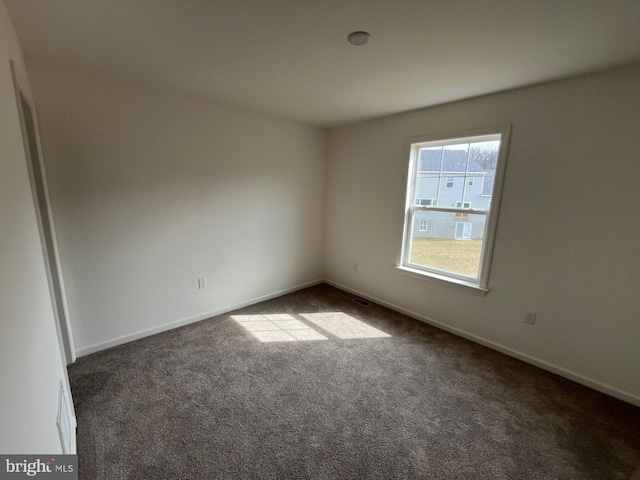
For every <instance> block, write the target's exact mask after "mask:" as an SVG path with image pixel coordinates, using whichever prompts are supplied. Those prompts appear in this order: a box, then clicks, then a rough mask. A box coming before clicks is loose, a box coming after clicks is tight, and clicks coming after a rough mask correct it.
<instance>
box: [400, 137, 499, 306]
mask: <svg viewBox="0 0 640 480" xmlns="http://www.w3.org/2000/svg"><path fill="white" fill-rule="evenodd" d="M508 134H509V127H502V128H494V129H487V130H483V131H479V130H478V131H474V132H472V133H471V134H466V135H465V134H461V135H451V136H443V137H441V138H421V139H416V140H415V141H414V142H413V143H411V150H410V158H409V175H408V182H407V203H406V208H405V221H404V231H403V241H402V247H401V251H400V253H399V255H398V262H397V267H398V268H399V269H400V270H402V271H404V272H405V273H409V274H411V275H417V276H421V277H428V278H431V279H435V280H436V281H444V282H447V283H448V284H450V285H455V286H458V287H460V288H463V289H469V290H471V291H473V292H474V293H480V294H484V292H486V291H487V290H486V287H487V281H488V275H489V265H490V262H491V250H492V246H493V237H494V234H495V228H496V218H497V206H498V204H499V202H498V197H499V194H500V188H501V184H500V182H501V178H502V172H503V171H504V163H505V156H506V153H505V152H506V149H507V139H508ZM456 178H462V180H461V182H462V183H461V184H458V185H459V187H458V188H453V187H454V184H455V179H456ZM476 179H479V180H480V182H481V186H482V188H474V189H470V188H467V187H469V186H473V184H474V183H475V180H476ZM460 185H461V186H460ZM426 199H433V201H431V202H423V201H424V200H426ZM472 206H473V207H472ZM427 230H428V231H429V233H428V235H427V234H426V232H427Z"/></svg>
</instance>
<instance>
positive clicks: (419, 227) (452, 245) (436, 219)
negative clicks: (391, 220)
mask: <svg viewBox="0 0 640 480" xmlns="http://www.w3.org/2000/svg"><path fill="white" fill-rule="evenodd" d="M486 218H487V217H486V216H485V215H472V214H466V213H464V212H460V213H445V212H415V215H414V222H413V230H412V237H411V252H410V257H409V263H412V264H417V265H421V266H424V267H429V268H435V269H438V270H444V271H447V272H452V273H455V274H458V275H465V276H469V277H473V278H477V277H478V270H479V267H480V257H481V254H482V246H483V240H484V232H485V225H486Z"/></svg>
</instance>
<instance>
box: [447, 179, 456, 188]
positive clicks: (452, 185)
mask: <svg viewBox="0 0 640 480" xmlns="http://www.w3.org/2000/svg"><path fill="white" fill-rule="evenodd" d="M445 183H446V184H445V187H447V188H455V186H456V179H455V177H447V180H446V182H445ZM449 184H451V185H449Z"/></svg>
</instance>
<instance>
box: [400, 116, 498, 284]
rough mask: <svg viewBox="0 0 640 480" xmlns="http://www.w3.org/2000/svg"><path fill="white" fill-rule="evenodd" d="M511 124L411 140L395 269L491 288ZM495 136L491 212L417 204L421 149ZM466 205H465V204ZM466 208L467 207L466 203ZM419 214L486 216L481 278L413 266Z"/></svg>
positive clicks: (444, 280) (422, 276)
mask: <svg viewBox="0 0 640 480" xmlns="http://www.w3.org/2000/svg"><path fill="white" fill-rule="evenodd" d="M510 131H511V126H510V125H502V126H496V127H487V128H482V129H475V130H470V131H463V132H451V133H447V134H439V135H425V136H421V137H412V138H410V139H409V142H408V150H409V162H408V171H407V197H406V201H405V210H404V228H403V231H402V241H401V248H400V249H399V253H398V256H397V258H396V264H395V266H396V269H397V271H398V272H399V273H403V274H407V275H410V276H413V277H417V278H422V279H425V280H429V281H435V282H437V283H441V284H444V285H447V286H452V287H455V288H459V289H461V290H464V291H468V292H471V293H475V294H477V295H485V294H486V293H487V292H488V291H489V289H488V282H489V270H490V266H491V257H492V253H493V245H494V239H495V233H496V227H497V219H498V210H499V205H500V195H501V192H502V180H503V177H504V170H505V165H506V157H507V150H508V147H509V134H510ZM487 136H495V137H496V139H499V140H500V149H499V151H498V165H497V169H496V171H495V181H494V186H493V193H492V198H491V206H490V207H489V208H488V209H473V208H464V207H463V208H461V207H440V206H437V205H430V206H416V205H415V204H414V197H415V187H416V183H417V177H418V156H419V150H420V149H421V148H425V147H429V146H447V145H457V144H460V143H465V142H473V141H478V140H483V138H482V137H487ZM465 203H466V202H465ZM463 205H464V204H463ZM420 211H436V212H448V213H454V214H456V213H458V214H460V213H461V212H462V213H466V214H470V215H485V216H486V221H485V232H484V240H483V247H482V253H481V256H480V264H479V266H478V276H477V277H475V278H474V277H470V276H466V275H462V274H457V273H455V272H447V271H443V270H439V269H437V268H434V267H428V266H425V265H419V264H414V263H411V262H410V261H409V260H410V258H411V240H412V233H413V228H414V225H415V224H414V218H415V213H416V212H420Z"/></svg>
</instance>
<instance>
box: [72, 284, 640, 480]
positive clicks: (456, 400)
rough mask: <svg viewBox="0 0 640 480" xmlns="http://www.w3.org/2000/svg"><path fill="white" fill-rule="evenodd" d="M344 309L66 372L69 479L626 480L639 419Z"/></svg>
mask: <svg viewBox="0 0 640 480" xmlns="http://www.w3.org/2000/svg"><path fill="white" fill-rule="evenodd" d="M351 298H352V296H351V295H348V294H346V293H344V292H341V291H339V290H336V289H334V288H332V287H329V286H326V285H320V286H317V287H313V288H310V289H307V290H303V291H301V292H297V293H293V294H290V295H286V296H283V297H280V298H277V299H275V300H271V301H268V302H265V303H262V304H259V305H254V306H251V307H248V308H244V309H241V310H238V311H236V312H233V313H231V314H227V315H221V316H219V317H215V318H212V319H210V320H206V321H202V322H199V323H197V324H193V325H189V326H186V327H182V328H179V329H176V330H173V331H170V332H166V333H162V334H159V335H155V336H153V337H148V338H145V339H143V340H139V341H136V342H132V343H129V344H126V345H122V346H120V347H116V348H113V349H110V350H107V351H104V352H100V353H97V354H94V355H90V356H88V357H84V358H81V359H79V360H78V362H77V363H76V364H75V365H73V366H72V367H71V368H70V369H69V373H70V377H71V385H72V389H73V396H74V400H75V402H76V411H77V415H78V454H79V456H80V478H81V479H91V480H101V479H136V480H142V479H153V480H158V479H190V480H196V479H236V478H237V479H245V478H246V479H306V478H308V479H405V478H407V479H422V478H423V479H563V480H564V479H581V480H582V479H640V409H639V408H636V407H633V406H631V405H629V404H626V403H624V402H620V401H618V400H615V399H613V398H610V397H608V396H606V395H602V394H600V393H597V392H595V391H592V390H590V389H588V388H585V387H582V386H580V385H577V384H575V383H573V382H570V381H568V380H565V379H562V378H560V377H557V376H555V375H553V374H550V373H547V372H544V371H542V370H539V369H537V368H535V367H532V366H530V365H527V364H525V363H522V362H520V361H518V360H515V359H512V358H510V357H507V356H504V355H502V354H500V353H496V352H494V351H492V350H489V349H487V348H485V347H482V346H480V345H477V344H474V343H472V342H469V341H466V340H463V339H460V338H458V337H455V336H453V335H450V334H448V333H446V332H443V331H441V330H438V329H436V328H432V327H429V326H427V325H424V324H422V323H420V322H418V321H415V320H412V319H410V318H407V317H405V316H403V315H400V314H397V313H395V312H392V311H390V310H387V309H385V308H383V307H380V306H376V305H371V306H368V307H367V306H361V305H358V304H357V303H354V302H352V301H351ZM319 312H320V313H322V312H325V315H321V316H319V317H318V316H315V317H314V316H312V315H308V316H307V318H310V319H311V320H313V321H310V320H308V319H306V318H305V317H303V316H301V314H310V313H319ZM326 312H342V315H335V314H334V315H328V314H326ZM273 314H281V315H284V316H277V317H256V315H273ZM344 314H346V315H349V316H350V317H346V316H345V315H344ZM287 315H288V316H287ZM234 318H235V319H234ZM237 320H239V321H240V323H239V322H238V321H237ZM260 320H262V322H260ZM296 320H297V322H296ZM359 321H361V322H364V323H359ZM314 322H315V323H314ZM318 324H320V325H321V326H318ZM372 327H373V328H375V329H378V330H379V331H380V332H376V331H373V330H372ZM248 329H251V330H253V331H255V335H257V336H259V337H260V338H262V339H274V338H278V339H280V340H291V341H278V342H261V341H259V340H258V338H256V336H255V335H254V334H252V333H250V331H249V330H248ZM332 332H333V333H332ZM381 332H384V334H387V335H389V336H387V337H373V338H362V337H367V336H369V337H370V336H371V334H372V333H373V334H377V335H382V333H381ZM319 336H322V337H323V338H324V339H321V340H311V339H310V338H314V337H319ZM349 336H352V337H361V338H344V337H349ZM294 338H298V339H306V340H296V341H293V339H294Z"/></svg>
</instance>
